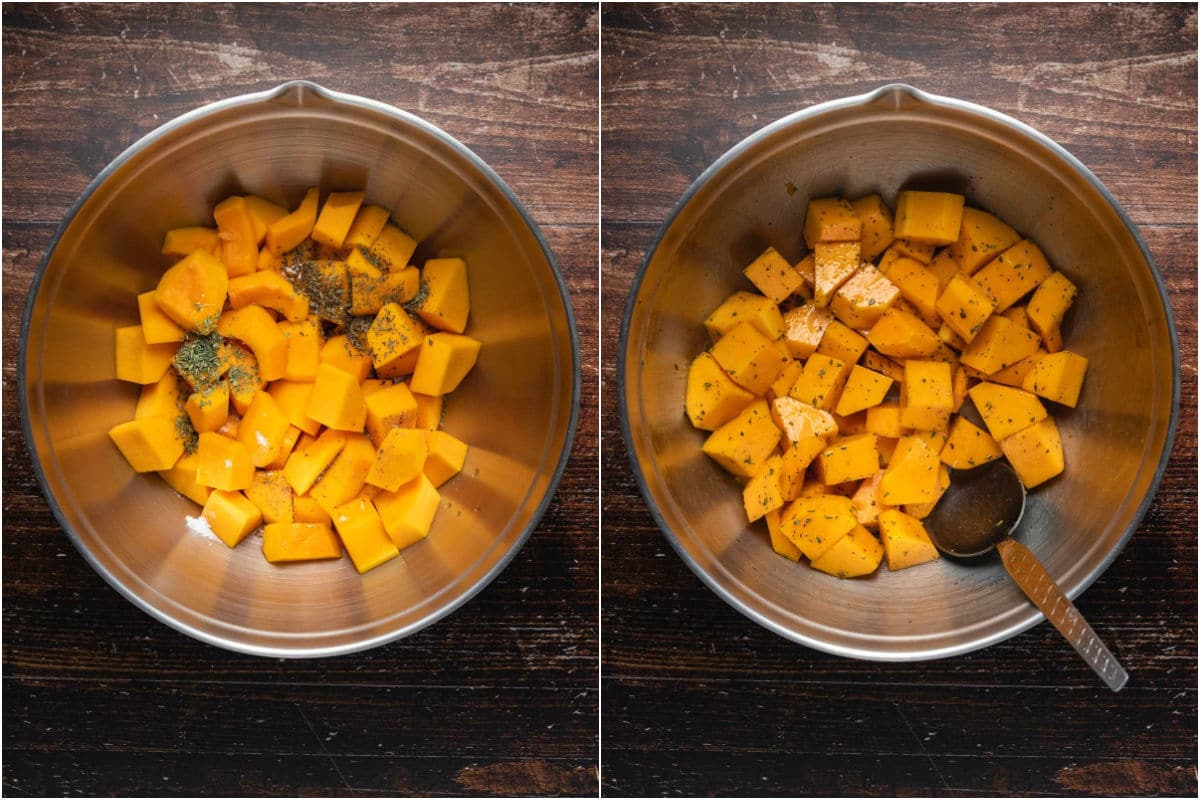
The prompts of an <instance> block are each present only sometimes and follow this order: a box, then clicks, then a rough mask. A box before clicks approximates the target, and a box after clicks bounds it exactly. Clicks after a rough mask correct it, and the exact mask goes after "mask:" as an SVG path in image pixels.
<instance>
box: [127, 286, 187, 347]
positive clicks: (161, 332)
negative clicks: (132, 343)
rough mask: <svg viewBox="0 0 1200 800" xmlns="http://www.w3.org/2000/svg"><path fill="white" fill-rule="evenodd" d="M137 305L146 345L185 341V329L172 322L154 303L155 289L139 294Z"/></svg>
mask: <svg viewBox="0 0 1200 800" xmlns="http://www.w3.org/2000/svg"><path fill="white" fill-rule="evenodd" d="M137 304H138V317H139V318H140V319H141V321H142V338H144V339H145V340H146V344H163V343H165V342H182V341H183V328H181V327H179V326H178V325H176V324H175V323H174V322H172V321H171V318H170V317H168V316H167V315H166V314H165V313H163V310H162V309H161V308H159V307H158V303H156V302H154V290H153V289H151V290H150V291H148V292H142V293H141V294H139V295H138V296H137Z"/></svg>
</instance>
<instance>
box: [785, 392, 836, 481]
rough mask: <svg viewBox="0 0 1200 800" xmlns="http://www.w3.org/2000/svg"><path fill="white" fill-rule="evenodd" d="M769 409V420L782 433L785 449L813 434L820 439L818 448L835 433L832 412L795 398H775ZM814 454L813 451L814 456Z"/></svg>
mask: <svg viewBox="0 0 1200 800" xmlns="http://www.w3.org/2000/svg"><path fill="white" fill-rule="evenodd" d="M770 411H771V420H772V421H773V422H774V424H775V427H777V428H779V430H780V432H781V433H782V434H783V446H784V448H785V449H787V448H789V447H794V446H796V445H797V444H799V443H801V442H803V441H805V440H807V439H810V438H812V437H814V436H815V437H819V438H820V439H821V440H822V444H821V447H819V448H817V449H818V450H820V449H822V448H824V446H825V445H824V442H825V441H826V440H828V439H832V438H833V437H834V436H835V435H836V434H837V430H838V428H837V422H836V421H835V420H834V418H833V415H832V414H830V413H829V412H827V411H822V410H821V409H819V408H816V407H814V406H811V405H809V404H808V403H803V402H801V401H799V400H796V399H795V398H792V397H777V398H775V400H774V401H773V402H772V403H771V405H770ZM815 454H816V453H815V452H814V456H815ZM806 466H807V465H806Z"/></svg>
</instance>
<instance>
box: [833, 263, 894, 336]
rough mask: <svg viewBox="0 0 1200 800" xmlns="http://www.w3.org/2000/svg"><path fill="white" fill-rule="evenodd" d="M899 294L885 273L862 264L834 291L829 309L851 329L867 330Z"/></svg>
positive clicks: (892, 303)
mask: <svg viewBox="0 0 1200 800" xmlns="http://www.w3.org/2000/svg"><path fill="white" fill-rule="evenodd" d="M899 296H900V290H899V289H897V288H896V285H895V284H894V283H892V282H891V281H890V280H888V278H887V276H886V275H884V274H883V273H882V272H880V271H879V270H877V269H876V268H875V267H874V266H872V265H871V264H864V265H863V266H862V267H860V268H859V270H858V272H855V273H854V274H853V275H852V276H850V278H849V279H848V280H847V281H846V282H845V283H843V284H842V285H841V287H840V288H839V289H838V290H837V291H836V292H835V293H834V295H833V299H832V300H830V301H829V310H830V311H832V312H833V313H834V314H835V315H836V316H837V318H838V319H840V320H841V321H842V322H844V323H846V324H847V325H849V326H850V327H851V328H857V329H858V330H867V329H869V328H870V327H871V326H872V325H874V324H875V323H876V322H878V321H879V318H880V317H882V316H883V312H885V311H887V310H888V309H889V308H891V307H892V306H893V305H894V304H895V303H896V298H897V297H899Z"/></svg>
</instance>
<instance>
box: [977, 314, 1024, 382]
mask: <svg viewBox="0 0 1200 800" xmlns="http://www.w3.org/2000/svg"><path fill="white" fill-rule="evenodd" d="M1037 349H1038V336H1037V334H1036V333H1034V332H1033V331H1031V330H1029V329H1028V328H1022V327H1021V326H1020V325H1017V324H1016V323H1014V322H1011V321H1010V320H1009V319H1008V318H1007V317H1003V316H1000V315H998V314H993V315H992V316H990V317H988V319H987V321H986V322H984V323H983V326H982V327H981V328H980V329H979V332H978V333H976V334H975V338H973V339H972V340H971V343H970V344H969V345H967V347H966V349H965V350H963V351H962V355H961V356H960V360H961V361H962V363H963V364H964V365H965V366H968V367H971V368H972V369H976V370H979V371H980V372H982V373H984V374H985V375H991V374H992V373H995V372H998V371H1000V370H1002V369H1005V368H1006V367H1011V366H1012V365H1013V364H1016V363H1017V362H1018V361H1022V360H1024V359H1026V358H1029V357H1030V356H1031V355H1033V354H1034V352H1036V351H1037Z"/></svg>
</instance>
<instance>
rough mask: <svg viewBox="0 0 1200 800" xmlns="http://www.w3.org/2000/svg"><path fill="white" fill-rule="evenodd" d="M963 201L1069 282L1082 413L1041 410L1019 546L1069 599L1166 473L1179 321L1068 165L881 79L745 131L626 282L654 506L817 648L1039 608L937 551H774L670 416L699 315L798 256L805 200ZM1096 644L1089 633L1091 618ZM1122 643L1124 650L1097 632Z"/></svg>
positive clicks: (751, 600)
mask: <svg viewBox="0 0 1200 800" xmlns="http://www.w3.org/2000/svg"><path fill="white" fill-rule="evenodd" d="M909 187H912V188H930V189H941V190H949V191H957V192H962V193H964V194H965V195H966V197H967V202H968V203H969V204H971V205H974V206H978V207H981V208H984V209H988V210H991V211H993V212H995V213H998V214H999V215H1000V216H1001V217H1003V218H1005V219H1006V220H1007V221H1008V222H1009V223H1010V224H1012V225H1013V226H1014V227H1016V228H1017V230H1019V231H1021V232H1023V233H1024V234H1025V235H1027V236H1029V237H1032V238H1033V239H1034V240H1035V241H1037V242H1038V243H1039V244H1040V245H1041V246H1042V247H1043V248H1044V250H1045V251H1046V254H1047V255H1048V256H1049V258H1050V259H1051V261H1052V262H1053V264H1054V265H1055V266H1056V267H1057V268H1058V269H1060V270H1062V271H1063V272H1065V273H1066V274H1067V275H1068V276H1069V277H1070V278H1071V279H1072V280H1073V281H1074V282H1075V283H1076V284H1077V285H1078V286H1079V288H1080V295H1079V299H1078V300H1077V302H1076V306H1075V308H1074V310H1073V311H1072V315H1071V319H1072V322H1071V326H1070V328H1069V329H1066V330H1065V331H1064V334H1065V337H1066V341H1067V342H1068V343H1069V346H1070V347H1071V349H1073V350H1076V351H1078V352H1079V353H1081V354H1083V355H1084V356H1086V357H1087V358H1088V359H1090V365H1089V370H1088V376H1087V381H1086V385H1085V386H1084V389H1083V394H1082V398H1081V401H1080V404H1079V407H1078V408H1076V409H1075V410H1073V411H1071V410H1064V411H1063V412H1061V413H1058V412H1056V413H1055V418H1056V420H1058V422H1059V424H1060V426H1061V430H1062V435H1063V439H1064V446H1065V448H1066V460H1067V469H1066V473H1065V474H1064V475H1063V476H1062V477H1060V478H1058V479H1057V480H1055V481H1054V482H1053V483H1051V484H1049V485H1047V486H1045V487H1043V488H1041V489H1038V490H1037V491H1035V492H1033V493H1031V497H1030V504H1029V508H1028V509H1027V511H1026V515H1025V519H1024V521H1023V523H1022V525H1021V527H1020V529H1019V532H1018V534H1017V535H1018V537H1019V538H1021V539H1022V540H1023V541H1024V542H1025V543H1026V544H1028V545H1029V546H1030V547H1031V548H1032V549H1033V550H1034V552H1036V553H1037V555H1038V557H1039V558H1040V559H1041V560H1042V562H1043V563H1044V564H1045V565H1046V569H1047V570H1048V571H1049V572H1050V574H1051V575H1052V576H1053V577H1054V578H1055V579H1056V580H1057V581H1058V582H1059V585H1060V586H1061V587H1062V588H1063V589H1064V590H1065V591H1066V592H1067V594H1068V595H1069V596H1071V597H1072V598H1074V597H1075V596H1077V595H1078V594H1079V593H1080V592H1082V591H1083V590H1084V589H1085V588H1087V586H1088V585H1089V584H1091V582H1092V581H1094V580H1095V579H1096V578H1097V576H1099V575H1100V573H1101V572H1103V571H1104V569H1105V568H1106V567H1107V566H1108V564H1109V563H1110V562H1111V561H1112V560H1113V559H1114V558H1115V557H1116V555H1117V553H1118V552H1119V551H1120V549H1121V547H1122V545H1124V543H1125V541H1126V540H1127V539H1128V538H1129V537H1130V535H1132V533H1133V531H1134V530H1135V529H1136V528H1137V525H1138V522H1139V520H1141V518H1142V515H1143V514H1144V513H1145V511H1146V508H1147V506H1148V504H1149V503H1150V500H1151V498H1152V496H1153V494H1154V490H1155V488H1156V487H1157V485H1158V481H1159V479H1160V478H1161V476H1162V470H1163V468H1164V466H1165V463H1166V460H1167V456H1168V453H1169V450H1170V443H1171V440H1172V438H1173V434H1174V429H1175V418H1176V412H1177V407H1178V404H1179V356H1178V348H1177V346H1176V336H1175V330H1174V324H1173V322H1172V317H1171V312H1170V307H1169V304H1168V301H1167V297H1166V293H1165V291H1164V289H1163V286H1162V282H1161V280H1160V278H1159V276H1158V273H1157V270H1156V269H1155V267H1154V264H1153V261H1152V260H1151V257H1150V253H1149V251H1148V250H1147V249H1146V246H1145V244H1144V243H1143V242H1142V240H1141V238H1140V237H1139V236H1138V233H1137V231H1136V230H1135V228H1134V226H1133V224H1132V223H1131V222H1130V220H1129V218H1128V217H1127V216H1126V215H1125V214H1124V212H1123V211H1122V210H1121V208H1120V207H1119V206H1118V205H1117V203H1116V201H1115V200H1114V199H1113V198H1112V196H1111V195H1110V194H1109V193H1108V192H1107V191H1106V190H1105V189H1104V187H1103V186H1102V185H1101V184H1100V181H1099V180H1097V178H1096V177H1095V176H1094V175H1092V174H1091V173H1090V172H1089V171H1088V170H1087V169H1086V168H1085V167H1084V166H1083V165H1082V164H1080V163H1079V162H1078V161H1077V160H1075V159H1074V158H1073V157H1072V156H1071V155H1070V154H1068V153H1067V152H1066V151H1065V150H1063V149H1062V148H1061V147H1059V146H1058V145H1056V144H1055V143H1054V142H1052V141H1050V140H1049V139H1047V138H1046V137H1045V136H1042V135H1041V134H1039V133H1037V132H1036V131H1034V130H1033V129H1031V128H1029V127H1027V126H1026V125H1023V124H1021V123H1020V122H1017V121H1016V120H1014V119H1011V118H1009V117H1007V116H1004V115H1002V114H998V113H996V112H994V111H991V110H989V109H986V108H983V107H980V106H977V105H973V104H970V103H964V102H960V101H956V100H951V99H948V98H943V97H936V96H933V95H929V94H925V93H923V92H919V91H917V90H915V89H913V88H911V87H908V86H902V85H891V86H885V87H883V88H881V89H879V90H878V91H875V92H872V93H870V94H866V95H862V96H860V97H852V98H849V99H846V100H839V101H835V102H831V103H826V104H823V105H820V106H816V107H814V108H810V109H808V110H805V111H801V112H799V113H796V114H793V115H791V116H789V117H786V118H784V119H782V120H780V121H778V122H776V123H774V124H772V125H769V126H767V127H766V128H763V129H762V130H760V131H759V132H757V133H755V134H754V135H752V136H750V137H749V138H747V139H746V140H744V141H743V142H741V143H740V144H738V145H737V146H736V147H734V148H733V149H732V150H730V151H729V152H728V153H726V154H725V155H724V156H722V157H721V158H720V160H718V161H717V162H716V163H715V164H714V165H713V166H712V167H710V168H709V169H708V170H707V171H705V173H704V174H703V175H701V176H700V178H699V179H698V180H697V181H696V182H695V183H694V184H693V185H692V187H691V188H690V189H688V191H687V193H686V194H685V195H684V197H683V199H682V200H681V201H680V202H679V205H678V206H677V207H676V209H675V211H674V212H673V213H672V214H671V216H670V217H669V218H668V220H667V221H666V223H665V224H664V225H663V227H662V229H661V231H660V232H659V235H658V239H657V241H656V242H655V244H654V246H653V247H652V248H651V249H650V252H649V253H648V255H647V257H646V260H645V262H644V264H643V266H642V270H641V273H640V274H639V275H638V277H637V279H636V280H635V282H634V285H633V290H632V293H631V296H630V299H629V303H628V306H627V308H626V315H625V320H624V325H623V327H622V331H621V342H620V345H619V347H618V354H619V355H618V357H619V360H620V363H619V365H618V372H617V374H618V377H619V380H620V383H621V385H620V389H619V397H620V403H621V416H622V425H623V427H624V434H625V438H626V442H627V443H628V446H629V450H630V453H631V458H632V461H633V466H634V471H635V473H636V474H637V476H638V480H639V481H640V484H641V488H642V492H643V494H644V495H645V497H646V500H647V503H648V504H649V506H650V509H651V512H652V513H653V515H654V516H655V518H656V520H657V522H658V524H659V526H660V527H661V528H662V530H663V531H664V532H665V533H666V535H667V538H668V539H669V540H670V541H671V543H672V545H674V547H675V549H676V550H677V551H678V553H679V555H680V556H681V557H682V558H683V560H684V561H686V562H687V564H688V566H690V567H691V568H692V570H693V571H695V573H696V574H697V575H698V576H699V577H700V578H701V579H703V580H704V582H705V583H707V584H708V586H709V587H710V588H712V589H713V591H715V592H716V593H717V594H718V595H720V596H721V597H722V598H723V599H725V600H726V601H727V602H729V603H730V604H731V605H732V606H733V607H734V608H736V609H738V610H739V611H741V612H742V613H744V614H745V615H746V616H748V617H750V618H751V619H753V620H754V621H755V622H758V623H760V624H761V625H763V626H765V627H767V628H769V629H770V630H773V631H775V632H776V633H779V634H780V635H782V636H786V637H788V638H790V639H793V640H795V641H797V642H800V643H803V644H806V645H809V646H811V647H815V648H817V649H820V650H825V651H828V652H831V653H835V654H838V655H844V656H853V657H857V658H866V659H878V660H889V661H902V660H917V659H928V658H937V657H943V656H950V655H954V654H957V653H963V652H967V651H970V650H974V649H977V648H981V647H985V646H987V645H989V644H992V643H995V642H998V641H1001V640H1003V639H1005V638H1007V637H1009V636H1012V635H1014V634H1016V633H1018V632H1020V631H1022V630H1025V629H1027V628H1029V627H1030V626H1032V625H1034V624H1036V623H1037V622H1038V621H1039V620H1041V619H1042V616H1041V614H1040V613H1039V612H1038V611H1037V610H1036V609H1035V608H1034V607H1033V606H1032V605H1031V604H1030V603H1029V601H1028V600H1026V599H1025V597H1024V595H1022V594H1021V592H1020V590H1019V589H1017V588H1016V587H1015V585H1014V584H1013V583H1012V582H1011V581H1010V580H1008V578H1007V577H1006V576H1005V574H1004V570H1003V569H1002V568H1001V567H1000V564H999V562H998V561H991V562H989V563H985V564H983V565H974V564H967V563H960V562H954V561H952V560H950V559H941V560H940V561H939V562H938V563H936V564H930V565H926V566H922V567H919V568H916V569H912V570H907V571H903V572H898V573H889V572H888V571H887V569H886V568H882V569H881V570H880V571H879V572H878V573H877V574H876V575H874V576H871V577H869V578H866V579H857V580H845V581H839V580H837V579H835V578H832V577H829V576H826V575H823V574H820V573H818V572H816V571H814V570H812V569H810V568H808V567H807V566H799V567H797V566H796V565H794V564H793V563H792V562H790V561H787V560H786V559H783V558H781V557H779V556H777V555H775V554H774V553H773V552H772V551H771V548H770V545H769V544H768V542H767V538H766V531H765V529H761V526H754V527H751V526H748V525H747V524H746V520H745V515H744V513H743V511H742V509H741V505H740V502H741V493H740V492H739V491H738V489H737V487H736V485H735V484H734V482H733V481H732V480H731V479H730V478H729V476H727V475H726V474H725V473H724V472H723V471H722V470H721V469H720V468H719V467H717V466H716V465H715V464H714V463H713V462H711V461H710V460H709V459H707V458H706V457H705V456H704V455H702V454H701V452H700V444H701V442H702V441H703V439H704V434H703V432H701V431H697V430H693V429H692V428H691V427H690V426H689V424H688V422H687V419H686V418H685V416H684V413H683V398H684V386H685V381H686V376H687V365H688V364H689V363H690V361H691V359H692V358H694V357H695V356H696V354H698V353H700V352H701V351H702V350H704V349H705V348H706V347H707V346H708V340H707V336H706V334H705V330H704V327H703V325H702V324H701V323H702V320H703V319H704V317H705V316H706V315H707V314H708V313H709V311H711V310H712V309H713V308H714V307H716V306H717V304H718V303H720V301H721V300H722V299H723V298H724V297H725V296H726V295H728V294H729V293H730V292H732V291H734V290H735V289H739V288H747V287H748V284H746V283H745V282H744V279H743V278H742V276H741V269H742V267H744V266H745V265H746V264H747V263H749V262H750V260H751V259H752V258H754V256H756V255H758V253H760V252H761V251H762V250H763V249H764V247H766V246H767V245H768V244H773V245H774V246H775V247H776V248H778V249H779V250H780V251H781V252H782V253H783V254H784V255H785V256H788V257H789V258H792V259H795V258H798V257H799V255H800V253H801V249H802V247H803V237H802V235H801V229H800V226H801V224H802V222H803V218H804V211H805V208H806V206H807V203H808V200H809V198H810V197H820V196H825V195H831V194H839V195H843V196H848V197H851V198H853V197H856V196H860V195H863V194H867V193H870V192H876V191H877V192H880V193H882V195H883V196H884V199H886V200H888V201H889V202H890V203H893V204H894V201H895V198H896V193H897V191H898V190H900V189H901V188H909ZM1101 635H1103V631H1101ZM1109 644H1110V645H1111V646H1112V647H1113V649H1114V651H1116V652H1117V654H1118V655H1119V654H1120V642H1111V641H1110V642H1109Z"/></svg>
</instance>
